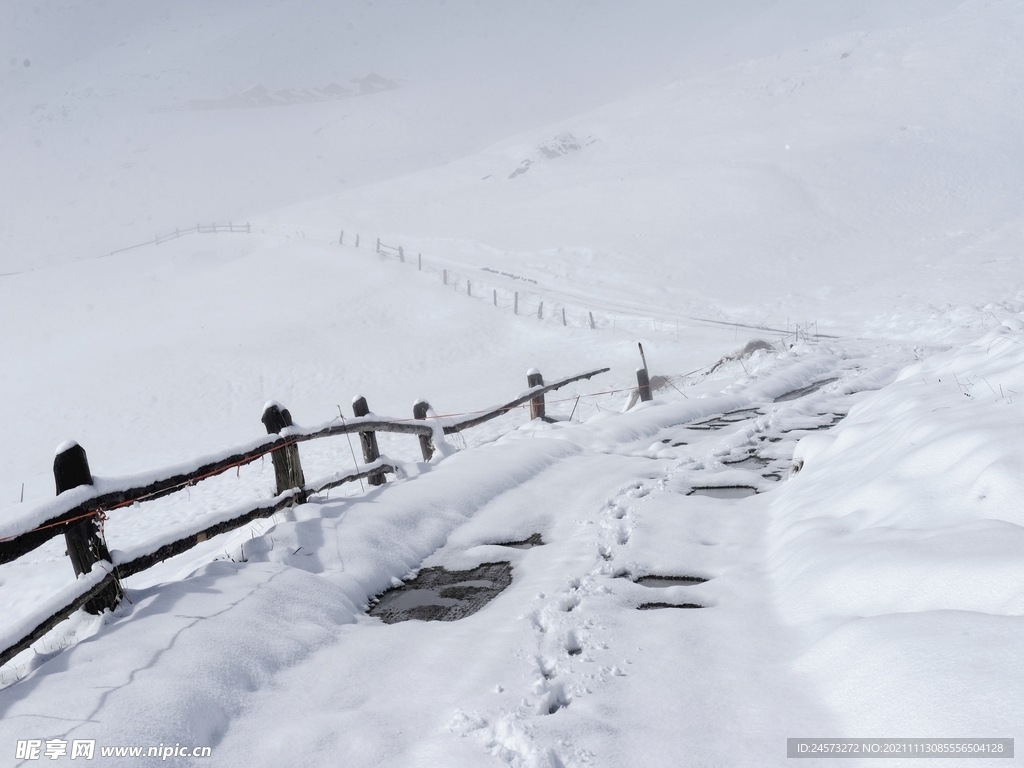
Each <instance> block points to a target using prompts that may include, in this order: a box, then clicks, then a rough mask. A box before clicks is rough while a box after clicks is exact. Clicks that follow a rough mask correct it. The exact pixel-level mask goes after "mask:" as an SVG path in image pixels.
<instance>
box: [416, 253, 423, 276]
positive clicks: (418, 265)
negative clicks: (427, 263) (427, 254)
mask: <svg viewBox="0 0 1024 768" xmlns="http://www.w3.org/2000/svg"><path fill="white" fill-rule="evenodd" d="M416 268H417V269H419V271H420V272H422V271H423V254H422V253H417V254H416Z"/></svg>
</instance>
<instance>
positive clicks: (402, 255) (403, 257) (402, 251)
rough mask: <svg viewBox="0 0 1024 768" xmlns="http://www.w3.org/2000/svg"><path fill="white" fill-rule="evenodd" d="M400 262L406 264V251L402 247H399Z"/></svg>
mask: <svg viewBox="0 0 1024 768" xmlns="http://www.w3.org/2000/svg"><path fill="white" fill-rule="evenodd" d="M398 260H399V261H400V262H402V263H403V264H405V250H404V249H403V248H402V246H398Z"/></svg>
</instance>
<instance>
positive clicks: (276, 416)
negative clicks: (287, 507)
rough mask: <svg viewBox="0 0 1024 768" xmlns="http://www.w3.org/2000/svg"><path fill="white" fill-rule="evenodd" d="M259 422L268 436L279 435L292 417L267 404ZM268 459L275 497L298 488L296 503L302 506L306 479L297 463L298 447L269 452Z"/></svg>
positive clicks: (293, 446)
mask: <svg viewBox="0 0 1024 768" xmlns="http://www.w3.org/2000/svg"><path fill="white" fill-rule="evenodd" d="M260 421H262V422H263V426H265V427H266V428H267V434H268V435H279V434H281V432H282V431H283V430H284V428H285V427H290V426H292V415H291V414H290V413H288V409H287V408H282V407H281V406H280V405H278V404H277V403H275V402H269V403H267V404H266V405H265V406H263V417H262V418H261V419H260ZM270 458H271V460H272V461H273V462H274V480H275V481H276V483H277V495H278V496H280V495H281V494H282V493H284V492H285V491H289V490H291V489H292V488H298V489H299V493H298V495H297V496H296V501H297V503H299V504H304V503H305V501H306V494H305V492H304V491H303V490H302V489H303V488H305V486H306V478H305V477H304V476H303V474H302V464H301V462H300V461H299V446H297V445H295V444H292V445H286V446H285V447H284V448H278V449H277V450H276V451H272V452H271V454H270Z"/></svg>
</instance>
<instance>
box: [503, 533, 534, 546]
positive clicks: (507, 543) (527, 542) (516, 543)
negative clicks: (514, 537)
mask: <svg viewBox="0 0 1024 768" xmlns="http://www.w3.org/2000/svg"><path fill="white" fill-rule="evenodd" d="M494 546H496V547H512V548H513V549H531V548H532V547H543V546H544V539H542V538H541V535H540V534H539V533H535V534H533V535H532V536H531V537H530V538H528V539H523V540H522V541H502V542H498V543H497V544H495V545H494Z"/></svg>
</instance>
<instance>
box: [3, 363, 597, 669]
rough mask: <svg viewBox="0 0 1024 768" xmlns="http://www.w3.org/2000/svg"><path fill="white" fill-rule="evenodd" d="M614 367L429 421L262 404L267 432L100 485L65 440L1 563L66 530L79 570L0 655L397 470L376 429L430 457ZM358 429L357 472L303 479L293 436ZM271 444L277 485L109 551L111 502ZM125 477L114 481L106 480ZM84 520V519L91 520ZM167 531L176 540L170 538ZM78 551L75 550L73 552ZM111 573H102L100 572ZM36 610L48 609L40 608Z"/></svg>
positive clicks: (217, 467) (204, 474)
mask: <svg viewBox="0 0 1024 768" xmlns="http://www.w3.org/2000/svg"><path fill="white" fill-rule="evenodd" d="M608 370H610V369H608V368H600V369H596V370H592V371H588V372H586V373H581V374H578V375H576V376H568V377H566V378H563V379H559V380H557V381H555V382H552V383H551V384H547V385H545V384H544V383H543V378H542V377H541V376H540V374H539V373H538V372H537V371H535V370H533V369H531V371H530V372H529V374H528V377H527V382H528V384H529V387H530V388H529V389H527V390H526V391H525V392H524V393H523V394H521V395H519V396H518V397H516V398H514V399H513V400H511V401H509V402H507V403H504V404H502V405H498V406H494V407H491V408H488V409H483V410H481V411H477V412H475V413H473V414H463V415H464V416H466V418H462V419H456V417H454V416H443V417H436V416H435V417H433V424H432V425H431V424H425V423H423V421H424V420H425V419H426V418H427V414H428V412H429V408H430V406H429V405H427V404H426V403H425V402H423V401H420V402H417V403H416V406H415V408H414V419H413V420H406V419H382V418H379V417H376V416H372V415H369V410H368V407H367V405H366V401H365V399H364V398H357V399H356V400H355V401H354V406H355V412H356V413H357V414H358V415H357V416H356V418H353V419H348V420H343V422H342V423H341V424H334V423H330V424H327V425H324V426H321V427H318V428H314V429H309V430H304V429H302V428H301V427H296V426H293V425H292V424H291V416H290V415H289V414H288V411H287V409H281V408H280V406H279V405H277V404H276V403H268V404H267V406H266V407H265V408H264V417H263V422H264V424H265V425H266V428H267V431H268V432H269V433H270V434H268V436H267V437H266V438H264V439H261V440H256V441H253V442H252V443H250V444H249V445H246V446H242V447H240V448H234V449H229V450H227V451H224V452H223V453H222V454H220V455H219V456H214V457H205V458H202V459H199V460H197V461H195V462H192V463H191V464H190V465H183V466H179V467H175V468H172V469H169V470H164V471H162V472H155V473H149V474H148V475H146V476H143V477H144V480H143V481H139V478H138V476H136V477H135V478H131V477H129V478H122V479H120V480H113V481H112V480H103V481H101V482H100V487H99V488H97V487H96V486H95V485H93V483H94V480H93V478H92V476H91V472H90V470H89V466H88V460H87V458H86V456H85V451H84V450H82V449H81V447H80V446H78V445H77V444H75V443H66V444H65V445H63V446H61V448H60V449H58V454H57V458H56V459H55V461H54V474H55V477H56V480H57V488H58V496H57V498H56V499H54V500H53V501H52V502H50V503H48V504H45V505H42V506H41V507H39V508H37V509H36V510H34V511H33V512H32V513H30V514H29V515H27V516H25V518H23V519H22V521H21V524H20V525H19V524H18V523H16V522H14V523H9V524H7V525H5V526H3V528H2V529H0V534H5V533H6V531H8V530H11V529H12V528H13V529H15V530H19V529H20V531H19V532H16V533H9V534H6V535H0V564H3V563H9V562H11V561H12V560H15V559H17V558H19V557H21V556H22V555H25V554H27V553H29V552H31V551H32V550H34V549H36V548H37V547H39V546H41V545H42V544H44V543H46V542H47V541H49V540H50V539H51V538H54V537H55V536H59V535H61V534H64V535H65V536H66V537H67V539H68V553H69V555H70V556H71V557H72V560H73V564H74V567H75V574H76V576H77V577H79V578H78V580H77V581H76V582H75V585H73V586H72V587H71V588H69V589H67V590H64V591H63V592H61V593H60V594H59V595H58V596H56V598H55V599H54V600H52V601H50V602H48V603H47V604H46V606H45V608H44V610H43V611H40V612H39V613H37V615H36V618H35V619H32V618H29V619H26V620H23V621H21V622H19V623H18V624H17V626H15V627H13V628H11V629H10V630H8V631H7V632H4V633H2V634H0V665H2V664H5V663H6V662H7V661H9V660H10V659H11V658H13V657H14V656H15V655H17V654H18V653H20V652H21V651H23V650H25V649H26V648H28V647H29V646H30V645H31V644H32V643H34V642H35V641H36V640H38V639H39V638H40V637H42V636H43V635H44V634H45V633H46V632H48V631H49V630H50V629H52V628H53V627H54V626H56V625H57V624H58V623H59V622H60V621H62V620H63V619H65V618H67V617H68V616H70V615H71V614H72V613H74V612H75V611H77V610H78V609H79V608H81V607H83V606H84V607H86V609H87V610H89V611H90V612H92V613H99V612H100V611H102V610H103V609H104V608H112V607H114V606H115V605H116V603H117V601H118V600H119V599H120V597H121V594H122V593H121V585H120V580H121V579H123V578H127V577H128V576H131V575H134V574H136V573H139V572H141V571H144V570H146V569H147V568H150V567H152V566H154V565H156V564H157V563H159V562H162V561H163V560H166V559H167V558H169V557H173V556H175V555H178V554H181V553H183V552H185V551H187V550H189V549H191V548H192V547H195V546H196V545H198V544H200V543H202V542H204V541H206V540H208V539H210V538H212V537H214V536H218V535H220V534H222V533H227V532H229V531H232V530H235V529H237V528H240V527H242V526H244V525H247V524H249V523H251V522H252V521H254V520H257V519H259V518H265V517H270V516H271V515H273V514H274V513H275V512H278V511H280V510H281V509H284V508H286V507H288V506H291V505H293V504H296V503H302V502H303V501H305V499H306V498H307V497H308V496H310V495H312V494H315V493H322V492H324V491H326V490H329V489H331V488H335V487H338V486H340V485H342V484H344V483H351V482H355V481H357V480H361V479H362V478H367V479H368V480H369V481H370V483H371V484H373V485H378V484H382V483H383V482H384V476H385V474H394V473H395V471H396V469H395V467H394V466H393V465H392V464H389V463H388V462H387V459H386V457H381V456H380V455H379V451H378V450H377V442H376V436H375V434H374V433H375V432H396V433H400V434H411V435H416V436H417V437H418V438H419V440H420V445H421V448H422V451H423V457H424V459H425V460H429V459H430V457H431V455H432V454H433V449H434V445H433V439H434V436H435V434H436V433H437V432H440V433H441V434H445V435H450V434H455V433H457V432H461V431H462V430H464V429H469V428H471V427H475V426H477V425H479V424H483V423H484V422H487V421H489V420H491V419H494V418H497V417H498V416H500V415H502V414H504V413H508V412H509V411H510V410H512V409H513V408H516V407H518V406H520V405H523V404H525V403H526V402H530V403H531V418H537V417H538V403H539V404H540V408H539V416H540V417H544V408H543V401H544V394H545V393H546V392H550V391H552V390H556V389H559V388H560V387H564V386H566V385H567V384H571V383H572V382H575V381H580V380H582V379H589V378H591V377H593V376H596V375H598V374H601V373H605V372H607V371H608ZM352 432H357V433H359V434H360V438H361V439H362V441H363V447H364V459H365V460H366V464H364V465H363V467H362V468H361V469H359V468H357V471H356V472H351V473H347V474H339V475H335V476H332V477H329V478H326V479H323V480H321V481H319V482H315V483H311V484H307V483H306V482H305V480H304V479H303V478H302V469H301V466H300V465H299V458H298V452H297V446H298V444H299V443H302V442H307V441H310V440H317V439H320V438H324V437H332V436H337V435H344V434H350V433H352ZM267 454H270V455H271V456H272V458H273V459H274V462H275V479H276V482H277V495H276V496H275V497H274V498H272V499H269V500H265V501H261V502H259V503H256V504H254V505H250V506H247V507H244V508H241V509H233V510H229V511H227V512H225V513H220V514H212V515H207V516H206V517H205V518H203V519H201V520H198V521H195V522H194V523H193V524H192V525H196V524H198V525H201V526H202V527H201V528H200V529H198V530H193V529H190V530H187V531H183V532H181V533H180V534H171V535H170V537H164V538H163V539H161V540H160V541H158V542H154V543H152V544H149V545H142V546H140V547H135V548H133V550H132V551H130V552H128V553H123V552H118V553H116V555H117V556H116V557H114V558H111V556H110V554H109V552H108V551H107V547H106V542H105V541H100V540H99V538H98V536H99V535H98V533H97V531H98V529H97V528H96V527H95V526H96V521H97V519H98V518H99V516H100V515H102V514H103V513H105V512H108V511H111V510H113V509H117V508H119V507H123V506H127V505H129V504H134V503H136V502H140V501H151V500H153V499H158V498H161V497H163V496H167V495H168V494H171V493H174V492H176V491H179V490H183V489H185V488H187V487H190V486H192V485H194V484H195V483H197V482H200V481H201V480H205V479H208V478H210V477H214V476H216V475H219V474H221V473H223V472H226V471H228V470H229V469H233V468H236V467H240V466H242V465H244V464H249V463H251V462H253V461H256V460H257V459H259V458H261V457H263V456H266V455H267ZM118 485H119V486H121V487H115V488H110V486H118ZM86 524H88V525H86ZM168 538H170V540H167V539H168ZM76 557H77V559H75V558H76ZM100 574H105V575H102V576H101V575H100ZM40 614H42V616H41V617H40Z"/></svg>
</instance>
